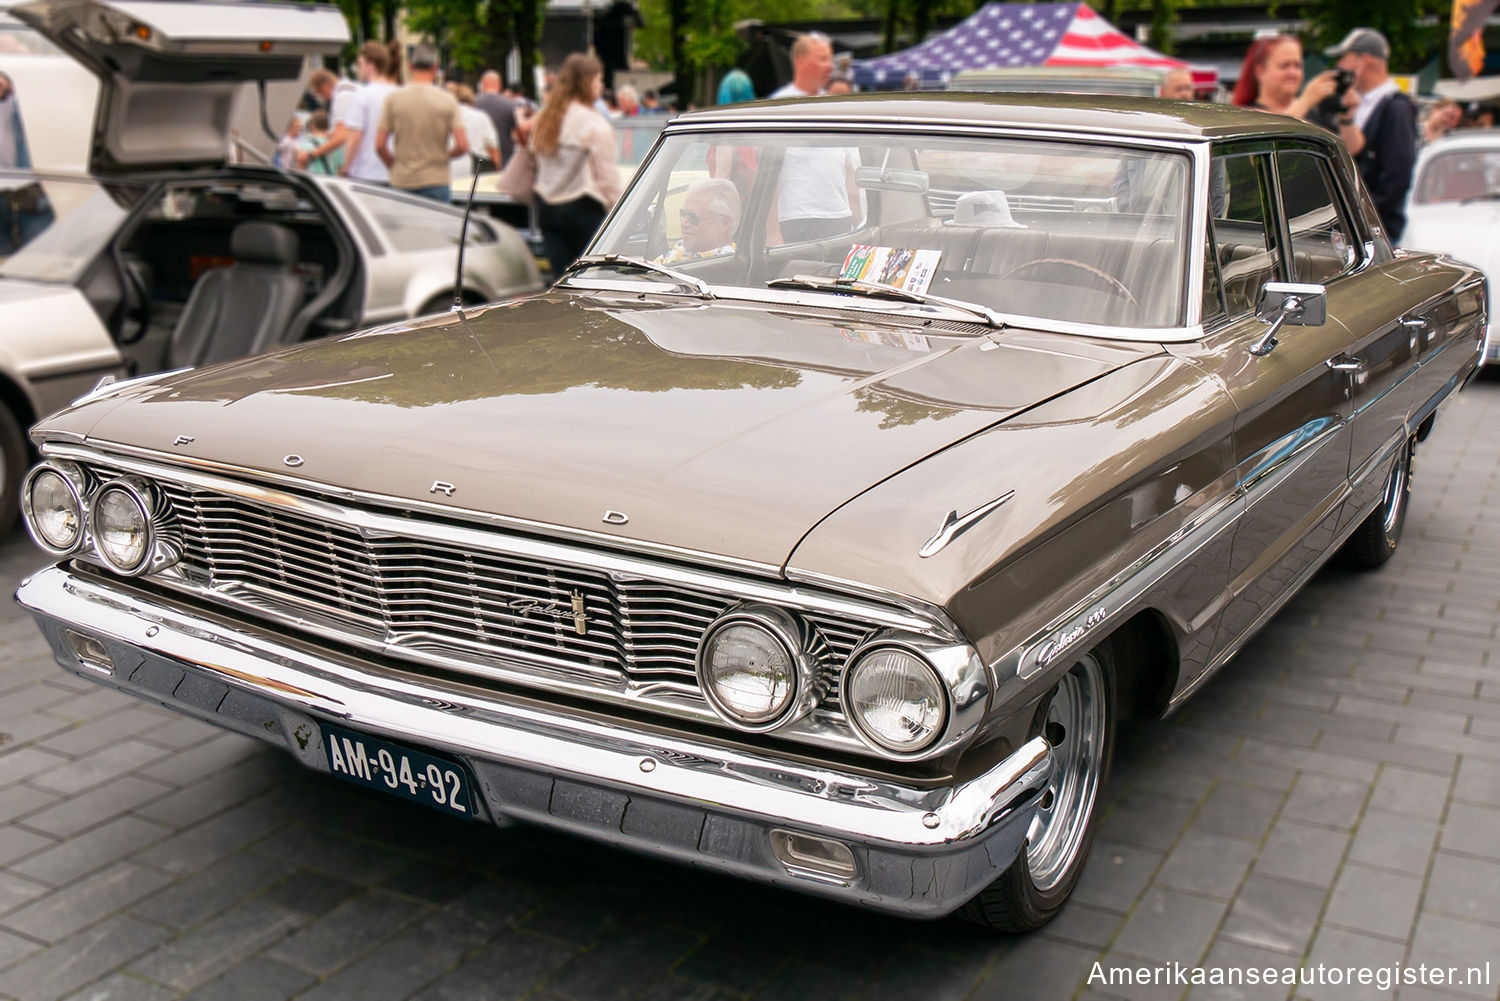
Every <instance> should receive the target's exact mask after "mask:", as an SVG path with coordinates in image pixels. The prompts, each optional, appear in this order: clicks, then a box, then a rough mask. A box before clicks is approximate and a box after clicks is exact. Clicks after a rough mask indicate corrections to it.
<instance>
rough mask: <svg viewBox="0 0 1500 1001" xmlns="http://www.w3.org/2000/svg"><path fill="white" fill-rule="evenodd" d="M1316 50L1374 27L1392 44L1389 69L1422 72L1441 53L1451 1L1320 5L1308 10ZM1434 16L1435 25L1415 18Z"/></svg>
mask: <svg viewBox="0 0 1500 1001" xmlns="http://www.w3.org/2000/svg"><path fill="white" fill-rule="evenodd" d="M1310 10H1311V20H1312V23H1313V29H1314V32H1315V36H1314V37H1315V38H1316V40H1317V44H1318V47H1319V48H1323V47H1325V46H1329V45H1336V44H1337V43H1338V42H1339V40H1340V39H1342V38H1343V37H1344V35H1346V34H1347V33H1348V32H1349V31H1350V30H1351V29H1353V28H1374V29H1376V30H1377V31H1379V32H1380V33H1381V34H1383V35H1385V37H1386V38H1388V39H1389V40H1390V43H1391V70H1392V71H1393V72H1396V73H1410V72H1415V71H1416V70H1418V69H1421V68H1422V66H1423V65H1425V64H1426V63H1427V61H1428V60H1430V59H1431V58H1432V57H1433V55H1434V54H1435V53H1437V52H1440V51H1442V49H1443V45H1444V43H1445V40H1446V39H1447V36H1448V22H1449V15H1450V14H1451V11H1452V0H1361V2H1360V3H1358V4H1352V3H1327V2H1325V3H1320V4H1317V5H1315V6H1313V7H1311V8H1310ZM1429 14H1435V15H1437V18H1438V23H1437V24H1436V25H1431V26H1426V27H1424V26H1422V25H1420V24H1419V23H1418V19H1419V18H1422V17H1424V16H1426V15H1429Z"/></svg>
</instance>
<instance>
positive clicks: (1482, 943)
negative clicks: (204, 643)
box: [0, 378, 1500, 1001]
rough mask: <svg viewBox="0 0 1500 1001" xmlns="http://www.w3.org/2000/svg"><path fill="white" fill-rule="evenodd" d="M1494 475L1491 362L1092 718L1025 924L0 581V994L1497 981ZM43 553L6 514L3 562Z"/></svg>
mask: <svg viewBox="0 0 1500 1001" xmlns="http://www.w3.org/2000/svg"><path fill="white" fill-rule="evenodd" d="M1497 476H1500V380H1497V379H1493V378H1491V379H1487V380H1484V381H1482V382H1480V383H1479V384H1477V385H1476V386H1473V387H1471V388H1470V389H1469V390H1468V391H1467V392H1466V393H1464V394H1462V395H1461V396H1459V397H1458V398H1457V399H1456V400H1455V401H1454V402H1453V403H1452V405H1450V406H1449V407H1448V409H1447V410H1445V411H1444V413H1443V416H1442V419H1441V420H1440V421H1439V423H1438V425H1437V430H1436V431H1435V433H1434V434H1433V436H1432V437H1431V438H1430V439H1429V441H1428V442H1426V443H1425V444H1424V445H1423V446H1422V447H1421V450H1420V452H1419V455H1418V466H1417V475H1416V487H1415V490H1414V493H1413V498H1412V507H1411V513H1410V517H1409V519H1408V521H1407V524H1406V535H1405V538H1404V539H1403V541H1402V544H1401V548H1400V551H1399V552H1398V553H1397V555H1396V557H1395V559H1394V560H1393V562H1392V563H1391V564H1390V565H1389V566H1387V567H1386V568H1385V569H1384V570H1382V571H1380V572H1377V573H1373V574H1366V575H1351V574H1347V573H1343V572H1338V571H1328V572H1324V573H1323V574H1321V575H1320V576H1319V577H1318V578H1317V579H1316V580H1315V581H1314V582H1313V583H1312V584H1311V585H1310V586H1309V587H1308V588H1307V590H1306V591H1305V592H1304V593H1303V594H1302V595H1301V596H1299V597H1298V598H1297V599H1295V600H1294V601H1293V602H1292V603H1291V604H1290V605H1288V606H1287V608H1286V609H1285V610H1284V611H1283V612H1282V613H1281V614H1280V615H1279V616H1277V618H1276V619H1275V620H1274V621H1273V622H1272V623H1271V624H1270V626H1269V627H1268V628H1267V629H1266V630H1265V631H1264V632H1263V633H1262V634H1261V635H1260V637H1259V638H1258V639H1256V640H1255V641H1254V642H1253V643H1252V644H1251V645H1250V646H1248V647H1247V648H1246V649H1245V650H1244V651H1243V653H1242V654H1241V655H1240V657H1239V658H1238V659H1237V660H1236V661H1235V662H1234V663H1233V664H1232V665H1231V666H1230V667H1229V668H1228V669H1226V670H1225V671H1224V672H1222V673H1221V675H1220V676H1219V677H1218V678H1217V679H1215V680H1214V681H1213V682H1212V683H1210V684H1209V685H1208V686H1207V687H1206V688H1205V689H1204V690H1203V691H1202V692H1201V694H1199V696H1198V697H1197V698H1196V699H1195V700H1194V701H1193V702H1192V703H1190V705H1189V707H1188V708H1187V709H1185V710H1184V711H1183V712H1182V713H1180V714H1178V715H1177V716H1175V717H1173V718H1172V719H1170V720H1168V721H1165V722H1149V723H1135V724H1130V725H1129V726H1127V727H1126V728H1124V729H1123V730H1122V732H1121V735H1120V746H1119V749H1118V755H1117V759H1116V765H1115V772H1114V775H1113V778H1112V781H1111V784H1110V786H1109V788H1108V790H1107V795H1108V797H1109V800H1108V813H1107V815H1106V816H1105V817H1104V820H1103V824H1102V828H1101V830H1100V834H1099V840H1098V841H1097V843H1096V844H1095V846H1094V853H1093V858H1092V861H1091V862H1090V864H1089V868H1088V870H1087V871H1086V873H1085V875H1084V878H1083V881H1082V882H1081V884H1080V885H1079V887H1078V891H1077V893H1076V896H1075V898H1074V901H1073V903H1071V904H1070V905H1069V906H1068V908H1067V910H1066V911H1065V912H1064V913H1063V914H1062V916H1061V917H1060V918H1059V919H1058V920H1057V921H1056V922H1054V923H1053V924H1052V925H1050V926H1049V927H1048V928H1047V929H1045V930H1044V931H1043V932H1042V933H1040V934H1037V935H1033V936H1031V937H1028V938H1003V937H996V936H991V935H988V934H986V933H984V932H982V931H980V930H978V929H976V928H973V927H970V926H968V925H965V924H963V923H961V922H959V921H956V920H950V921H943V922H937V923H931V924H918V923H908V922H902V921H897V920H894V919H889V918H883V917H878V916H873V915H869V914H865V913H861V912H859V911H855V910H850V909H846V908H843V907H839V906H834V905H831V904H826V903H823V902H820V901H816V900H813V899H811V898H803V897H800V896H794V895H791V894H785V893H780V892H775V891H772V890H769V889H763V888H761V887H757V886H753V885H750V884H747V883H741V882H737V881H732V880H729V879H725V878H721V877H717V876H713V875H708V874H703V873H699V872H697V871H694V870H690V869H684V868H679V867H676V866H671V865H667V864H664V863H657V862H652V861H648V860H642V859H639V858H636V857H634V856H631V855H627V854H623V853H620V852H617V851H614V850H611V849H608V848H603V847H600V846H597V845H594V844H591V843H587V842H583V841H575V840H572V839H569V838H567V837H563V836H557V835H551V834H546V833H543V832H539V831H535V830H530V829H525V828H513V829H507V830H494V829H490V828H486V827H481V826H478V825H466V824H464V823H462V822H459V821H456V820H452V819H449V818H447V817H444V816H440V815H438V814H436V813H435V812H431V811H426V810H423V809H422V808H420V807H416V806H408V805H406V804H404V803H402V802H398V801H396V800H394V799H385V798H381V797H378V796H375V795H371V794H368V793H365V792H362V791H360V790H356V789H353V788H351V787H347V786H344V785H341V784H338V783H337V782H335V781H334V780H331V779H327V778H323V777H320V776H318V775H315V774H312V773H309V772H305V771H303V770H302V769H300V768H299V767H298V766H296V765H294V764H293V763H292V761H291V759H290V758H289V757H288V756H286V755H284V754H281V753H279V752H277V751H274V750H272V749H269V748H267V747H264V746H262V745H260V744H258V743H256V742H253V741H251V740H249V739H247V738H242V737H239V736H235V735H229V734H224V733H220V732H219V731H216V730H213V729H211V728H209V727H206V726H203V725H201V724H198V723H195V722H191V721H187V720H184V719H181V718H178V717H174V716H171V715H168V714H166V713H164V712H160V711H156V710H153V709H150V708H147V707H145V706H144V705H142V704H139V703H136V702H133V701H130V700H127V699H125V698H123V697H118V696H115V695H113V694H111V693H107V692H104V691H102V690H99V689H96V688H94V687H93V686H91V685H89V684H88V683H86V682H83V681H80V680H78V679H76V678H74V677H72V676H71V675H68V674H65V673H63V672H62V671H60V670H59V669H57V668H55V667H54V666H53V665H52V664H51V662H50V659H49V657H48V654H47V651H46V648H45V646H44V644H43V642H42V640H41V637H40V635H39V634H38V633H37V631H36V630H35V628H34V627H33V626H32V624H31V622H30V621H29V619H25V618H23V616H22V615H21V613H20V612H19V611H18V610H17V609H16V608H15V607H14V606H13V605H10V604H9V603H7V604H6V605H5V606H4V607H3V608H0V996H4V997H8V998H13V999H17V1001H53V999H59V998H71V999H77V1001H81V999H88V1001H167V999H177V998H184V997H186V998H192V999H194V1001H208V999H215V1001H251V999H262V998H264V999H280V998H293V997H295V998H299V999H307V1001H325V999H335V998H343V999H351V1001H380V999H386V998H390V999H398V998H408V997H411V998H420V999H423V1001H439V999H443V1001H469V999H490V998H512V997H515V998H520V997H529V998H531V997H534V998H571V999H580V1001H589V999H619V1001H627V999H642V1001H667V999H678V998H682V999H693V1001H728V999H736V998H740V999H743V998H752V999H757V1001H759V999H773V998H806V999H809V1001H840V999H846V998H848V999H855V998H860V999H883V998H893V999H895V998H916V997H921V998H924V999H934V1001H937V999H947V998H954V999H957V998H975V999H990V998H996V999H999V998H1005V999H1017V1001H1053V999H1067V998H1074V997H1077V998H1088V999H1096V1001H1097V999H1105V998H1117V999H1134V998H1141V999H1156V998H1184V997H1185V998H1189V999H1192V1001H1199V999H1207V998H1245V999H1260V998H1268V999H1269V998H1287V997H1289V996H1292V997H1296V998H1305V999H1316V1001H1322V999H1324V998H1343V997H1354V998H1366V997H1369V998H1388V997H1392V996H1399V997H1400V998H1402V999H1403V1001H1436V999H1443V998H1450V999H1452V998H1490V999H1494V998H1496V997H1497V996H1500V988H1497V983H1500V641H1497V638H1496V637H1497V632H1496V623H1497V621H1500V615H1497V612H1500V481H1497ZM40 562H41V560H40V559H39V557H38V556H37V555H36V553H35V552H34V551H33V550H32V549H31V547H30V545H29V544H28V543H27V541H26V540H25V539H24V537H22V536H20V535H16V536H14V537H13V538H11V539H10V540H9V541H8V542H7V543H6V544H5V545H4V546H3V548H0V578H3V579H4V580H5V581H6V582H7V588H9V586H11V585H12V584H13V583H14V582H15V581H16V580H17V579H19V577H20V576H22V575H23V574H24V573H25V572H26V571H27V570H28V569H30V568H32V567H34V566H36V565H38V564H39V563H40ZM1173 963H1180V964H1184V965H1185V967H1188V968H1191V967H1193V966H1199V965H1201V966H1203V967H1205V968H1213V967H1220V968H1224V969H1225V970H1226V971H1232V970H1235V969H1238V970H1244V969H1246V968H1250V967H1254V968H1258V969H1260V968H1267V967H1269V968H1272V969H1281V968H1286V967H1296V966H1299V965H1302V964H1307V965H1308V967H1309V968H1314V967H1316V966H1318V965H1319V964H1323V965H1324V966H1325V967H1327V968H1333V967H1337V968H1339V969H1341V970H1342V969H1343V968H1347V967H1383V968H1385V969H1386V970H1387V971H1389V970H1390V968H1391V967H1392V966H1393V964H1396V963H1403V964H1408V965H1410V966H1412V967H1417V966H1419V964H1427V965H1428V966H1433V965H1437V966H1441V967H1444V968H1446V967H1449V966H1452V967H1459V968H1462V969H1461V971H1460V972H1461V973H1466V971H1467V968H1468V967H1470V966H1477V967H1480V968H1481V969H1482V968H1483V967H1484V966H1485V964H1489V967H1490V969H1491V971H1492V972H1491V974H1490V978H1489V982H1488V984H1480V985H1472V984H1460V985H1457V986H1453V985H1449V984H1443V985H1441V986H1438V985H1433V984H1431V983H1429V984H1427V985H1426V986H1421V985H1418V986H1412V987H1402V988H1401V989H1400V992H1399V995H1396V994H1395V992H1393V991H1381V990H1379V989H1378V987H1377V986H1373V985H1372V986H1368V987H1355V988H1353V989H1351V988H1349V987H1320V986H1299V987H1295V988H1294V987H1286V986H1274V987H1267V986H1266V985H1264V984H1261V985H1255V986H1237V987H1224V988H1215V987H1208V986H1205V987H1191V986H1184V985H1181V984H1176V983H1162V982H1157V983H1151V984H1148V985H1146V986H1141V985H1134V986H1131V985H1126V984H1122V983H1121V982H1120V981H1121V979H1122V976H1121V973H1120V971H1121V970H1123V969H1127V968H1128V969H1133V970H1138V969H1140V968H1142V967H1145V968H1147V969H1148V970H1149V969H1158V970H1165V971H1167V973H1166V974H1165V976H1167V977H1169V978H1175V976H1176V971H1175V969H1174V968H1172V967H1171V966H1170V965H1167V966H1163V964H1173ZM1184 972H1185V973H1186V972H1187V971H1184ZM1210 973H1211V970H1210V969H1205V973H1204V975H1205V976H1208V975H1209V974H1210ZM1375 975H1376V976H1378V975H1379V973H1378V971H1377V972H1376V973H1375ZM1152 976H1154V977H1155V978H1157V979H1158V980H1160V979H1162V978H1163V976H1164V974H1162V973H1157V974H1152ZM1329 979H1331V977H1330V978H1329ZM1110 981H1113V982H1110Z"/></svg>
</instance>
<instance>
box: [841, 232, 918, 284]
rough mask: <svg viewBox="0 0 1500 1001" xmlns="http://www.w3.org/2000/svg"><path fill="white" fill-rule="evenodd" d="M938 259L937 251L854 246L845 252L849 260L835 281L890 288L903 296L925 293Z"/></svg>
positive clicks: (846, 260) (864, 244)
mask: <svg viewBox="0 0 1500 1001" xmlns="http://www.w3.org/2000/svg"><path fill="white" fill-rule="evenodd" d="M942 256H943V252H942V251H941V250H917V249H915V248H913V247H874V246H871V245H869V244H866V243H856V244H855V245H854V246H853V247H850V248H849V256H847V257H845V258H844V270H843V271H841V272H840V273H839V278H841V279H843V280H845V281H862V282H874V283H875V284H877V285H890V286H891V287H893V288H899V289H905V290H906V291H907V292H918V293H920V292H926V291H927V286H929V285H931V284H932V276H933V275H934V274H935V273H936V272H937V266H938V261H939V260H941V259H942Z"/></svg>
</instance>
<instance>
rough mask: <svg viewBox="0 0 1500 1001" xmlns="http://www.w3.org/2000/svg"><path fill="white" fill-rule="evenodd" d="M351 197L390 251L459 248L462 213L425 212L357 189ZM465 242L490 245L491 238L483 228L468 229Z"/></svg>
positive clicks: (402, 202)
mask: <svg viewBox="0 0 1500 1001" xmlns="http://www.w3.org/2000/svg"><path fill="white" fill-rule="evenodd" d="M354 197H355V198H356V199H357V200H358V201H359V203H360V204H361V205H362V206H364V208H365V211H366V212H368V213H370V215H371V216H373V217H374V219H375V223H376V225H378V226H379V227H380V228H381V229H383V230H385V235H386V239H388V240H389V241H390V243H391V246H393V247H397V248H399V249H400V250H403V251H409V250H438V249H441V248H452V247H456V246H458V233H459V229H460V227H461V226H462V225H463V215H462V214H461V213H458V212H445V211H443V210H442V209H439V208H428V207H427V206H426V205H422V204H420V203H412V202H409V201H406V200H405V199H402V198H394V197H391V196H389V195H384V194H381V193H379V192H375V191H365V190H358V189H357V190H356V191H355V193H354ZM468 242H469V243H489V242H491V238H490V237H489V236H488V234H487V233H486V232H485V231H484V230H483V229H482V228H477V227H473V226H471V227H469V237H468Z"/></svg>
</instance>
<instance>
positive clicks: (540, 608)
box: [506, 591, 589, 636]
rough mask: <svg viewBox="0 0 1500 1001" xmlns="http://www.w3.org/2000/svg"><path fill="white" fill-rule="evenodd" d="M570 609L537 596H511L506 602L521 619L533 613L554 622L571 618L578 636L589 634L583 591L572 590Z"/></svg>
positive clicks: (558, 602) (557, 602)
mask: <svg viewBox="0 0 1500 1001" xmlns="http://www.w3.org/2000/svg"><path fill="white" fill-rule="evenodd" d="M570 597H571V598H572V607H571V609H570V608H569V607H568V606H566V605H564V604H563V603H562V602H560V601H544V600H541V599H538V598H512V599H511V600H510V601H508V602H506V605H508V606H509V607H510V609H511V611H513V612H515V613H516V614H517V615H519V616H520V617H521V618H523V619H528V618H530V617H531V616H533V615H536V616H540V617H543V618H548V619H551V620H553V621H554V622H561V621H562V620H564V619H567V618H572V620H573V631H574V632H575V633H577V634H578V635H579V636H587V635H588V634H589V616H588V612H587V611H586V610H585V609H584V605H583V592H582V591H574V592H573V593H572V594H571V595H570Z"/></svg>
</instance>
